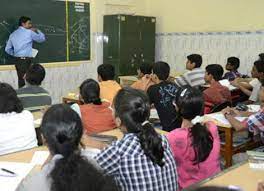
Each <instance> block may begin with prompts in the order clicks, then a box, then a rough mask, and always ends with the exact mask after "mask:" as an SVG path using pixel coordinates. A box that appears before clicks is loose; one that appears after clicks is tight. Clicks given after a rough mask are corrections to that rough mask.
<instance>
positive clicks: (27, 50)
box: [5, 27, 46, 57]
mask: <svg viewBox="0 0 264 191" xmlns="http://www.w3.org/2000/svg"><path fill="white" fill-rule="evenodd" d="M45 40H46V38H45V35H44V34H43V33H42V32H41V31H39V30H38V32H34V31H32V30H30V29H26V28H24V27H19V28H18V29H17V30H15V31H14V32H13V33H12V34H11V35H10V36H9V39H8V41H7V43H6V47H5V51H6V52H7V53H8V54H9V55H12V56H15V57H32V45H33V41H35V42H38V43H41V42H44V41H45Z"/></svg>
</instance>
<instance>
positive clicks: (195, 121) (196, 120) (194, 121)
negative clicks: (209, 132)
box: [192, 116, 204, 124]
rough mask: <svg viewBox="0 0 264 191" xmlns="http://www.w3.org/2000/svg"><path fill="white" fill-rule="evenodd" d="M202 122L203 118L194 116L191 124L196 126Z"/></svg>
mask: <svg viewBox="0 0 264 191" xmlns="http://www.w3.org/2000/svg"><path fill="white" fill-rule="evenodd" d="M203 121H204V116H196V117H195V118H194V119H193V120H192V123H193V124H196V123H202V122H203Z"/></svg>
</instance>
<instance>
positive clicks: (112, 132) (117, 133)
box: [99, 129, 168, 140]
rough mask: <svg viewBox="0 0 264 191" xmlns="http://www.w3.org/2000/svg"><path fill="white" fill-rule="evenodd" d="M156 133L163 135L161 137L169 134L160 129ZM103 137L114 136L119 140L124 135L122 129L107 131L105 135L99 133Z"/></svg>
mask: <svg viewBox="0 0 264 191" xmlns="http://www.w3.org/2000/svg"><path fill="white" fill-rule="evenodd" d="M156 131H157V132H158V133H159V134H161V135H166V134H168V132H166V131H162V130H160V129H156ZM99 134H101V135H112V136H116V137H117V139H118V140H120V139H122V137H123V133H122V132H121V131H120V129H114V130H111V131H105V132H103V133H99Z"/></svg>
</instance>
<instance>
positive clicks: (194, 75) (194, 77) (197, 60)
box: [175, 54, 205, 87]
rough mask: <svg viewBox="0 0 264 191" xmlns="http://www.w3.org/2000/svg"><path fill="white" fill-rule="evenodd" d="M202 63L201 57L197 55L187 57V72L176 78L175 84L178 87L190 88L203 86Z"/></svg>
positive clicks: (203, 73)
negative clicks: (188, 86) (186, 86)
mask: <svg viewBox="0 0 264 191" xmlns="http://www.w3.org/2000/svg"><path fill="white" fill-rule="evenodd" d="M202 62H203V59H202V56H201V55H199V54H191V55H189V56H187V62H186V69H187V70H189V71H188V72H186V73H184V74H183V75H182V76H180V77H177V78H176V79H175V83H176V84H177V85H178V86H184V85H190V86H192V87H199V86H201V85H203V84H205V81H204V75H205V70H203V69H202V68H201V65H202Z"/></svg>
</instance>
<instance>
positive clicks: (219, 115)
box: [205, 113, 247, 127]
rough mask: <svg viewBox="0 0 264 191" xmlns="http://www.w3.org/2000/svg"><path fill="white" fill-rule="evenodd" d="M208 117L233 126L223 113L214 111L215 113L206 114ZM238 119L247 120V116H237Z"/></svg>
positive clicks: (227, 125)
mask: <svg viewBox="0 0 264 191" xmlns="http://www.w3.org/2000/svg"><path fill="white" fill-rule="evenodd" d="M205 116H206V117H207V119H208V118H210V119H213V120H215V121H217V122H218V123H219V124H221V125H224V126H226V127H229V126H231V124H230V123H229V121H228V120H227V119H226V118H225V116H224V114H222V113H213V114H208V115H205ZM236 119H237V120H238V121H240V122H242V121H244V120H246V119H247V118H246V117H236Z"/></svg>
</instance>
